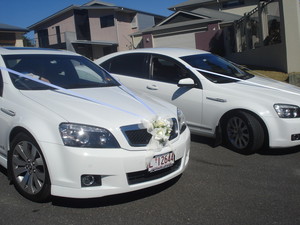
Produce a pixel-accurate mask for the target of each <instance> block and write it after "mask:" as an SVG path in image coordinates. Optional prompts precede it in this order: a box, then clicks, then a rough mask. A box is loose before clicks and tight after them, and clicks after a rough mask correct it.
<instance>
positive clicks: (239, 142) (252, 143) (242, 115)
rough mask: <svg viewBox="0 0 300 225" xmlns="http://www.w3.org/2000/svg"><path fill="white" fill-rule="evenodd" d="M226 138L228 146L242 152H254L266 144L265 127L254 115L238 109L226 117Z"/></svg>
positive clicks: (223, 128) (224, 133)
mask: <svg viewBox="0 0 300 225" xmlns="http://www.w3.org/2000/svg"><path fill="white" fill-rule="evenodd" d="M222 132H223V135H224V140H225V142H226V144H227V145H228V147H229V148H230V149H232V150H234V151H236V152H239V153H242V154H252V153H255V152H257V151H258V150H260V149H261V148H262V146H263V144H264V137H265V134H264V129H263V127H262V125H261V123H260V122H259V121H258V119H257V118H255V117H254V116H253V115H251V114H250V113H247V112H243V111H237V112H235V113H232V114H230V115H229V116H227V117H226V118H225V122H224V123H223V126H222Z"/></svg>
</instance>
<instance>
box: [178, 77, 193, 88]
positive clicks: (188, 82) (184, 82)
mask: <svg viewBox="0 0 300 225" xmlns="http://www.w3.org/2000/svg"><path fill="white" fill-rule="evenodd" d="M177 86H178V87H195V82H194V80H193V79H192V78H184V79H181V80H179V82H178V84H177Z"/></svg>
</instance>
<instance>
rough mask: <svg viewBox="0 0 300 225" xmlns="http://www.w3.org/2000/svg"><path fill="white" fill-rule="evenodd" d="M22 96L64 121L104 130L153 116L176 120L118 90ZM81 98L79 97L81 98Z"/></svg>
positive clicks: (163, 109)
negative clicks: (103, 128)
mask: <svg viewBox="0 0 300 225" xmlns="http://www.w3.org/2000/svg"><path fill="white" fill-rule="evenodd" d="M21 92H22V94H23V95H25V96H26V97H28V98H30V99H31V100H33V101H35V102H36V103H37V104H39V105H41V106H43V107H46V108H48V109H49V111H52V112H53V113H56V114H58V115H59V116H61V117H63V118H64V119H65V120H66V121H69V122H74V123H81V124H90V125H95V126H101V127H105V128H113V127H119V126H123V125H128V124H136V123H140V122H141V121H142V120H149V121H150V120H152V119H154V118H155V117H156V116H160V117H163V118H169V117H175V116H176V114H175V113H176V112H175V110H174V108H175V107H174V108H172V110H171V109H169V108H166V107H165V106H164V105H162V104H158V103H157V102H154V101H152V100H151V99H149V98H148V99H142V98H140V97H138V96H137V95H135V94H133V93H131V92H129V91H124V90H123V89H122V88H120V87H106V88H87V89H76V90H72V92H73V93H76V94H78V96H74V95H72V94H70V93H63V92H61V91H55V90H43V91H21ZM80 96H82V97H80Z"/></svg>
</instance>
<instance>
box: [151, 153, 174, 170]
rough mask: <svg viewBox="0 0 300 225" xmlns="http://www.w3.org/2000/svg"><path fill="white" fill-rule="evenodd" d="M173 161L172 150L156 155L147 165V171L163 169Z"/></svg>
mask: <svg viewBox="0 0 300 225" xmlns="http://www.w3.org/2000/svg"><path fill="white" fill-rule="evenodd" d="M174 162H175V154H174V153H173V152H168V153H165V154H162V155H156V156H154V157H153V159H152V160H151V161H150V163H149V165H148V171H149V172H155V171H158V170H162V169H165V168H167V167H170V166H172V165H173V164H174Z"/></svg>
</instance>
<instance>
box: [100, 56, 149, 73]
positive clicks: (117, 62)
mask: <svg viewBox="0 0 300 225" xmlns="http://www.w3.org/2000/svg"><path fill="white" fill-rule="evenodd" d="M146 63H147V54H125V55H120V56H116V57H114V58H112V59H110V60H108V61H105V62H104V63H102V64H101V65H100V66H102V67H103V68H104V69H106V70H107V71H109V72H111V73H115V74H121V75H127V76H132V77H139V78H148V77H149V70H148V68H147V64H146Z"/></svg>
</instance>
